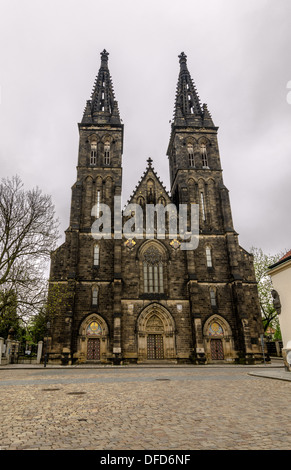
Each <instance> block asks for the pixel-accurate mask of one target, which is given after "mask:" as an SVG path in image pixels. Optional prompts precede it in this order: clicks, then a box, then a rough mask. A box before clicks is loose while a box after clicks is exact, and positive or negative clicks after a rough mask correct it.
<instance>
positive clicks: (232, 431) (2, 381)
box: [0, 366, 291, 451]
mask: <svg viewBox="0 0 291 470" xmlns="http://www.w3.org/2000/svg"><path fill="white" fill-rule="evenodd" d="M267 367H268V366H267ZM267 367H266V369H267ZM266 369H264V368H263V367H260V368H255V367H246V366H243V367H233V366H226V367H225V366H224V367H210V366H209V367H208V366H205V367H201V368H199V367H178V366H177V367H163V368H161V367H159V368H156V367H152V368H145V367H144V368H143V367H124V368H118V367H116V368H114V367H113V368H110V367H108V368H92V369H88V368H86V369H85V368H83V369H82V368H67V369H66V368H49V367H48V368H46V369H44V368H30V369H21V368H15V369H9V370H8V369H4V368H3V369H0V400H1V439H0V445H1V450H12V449H17V450H24V449H40V450H45V449H47V450H61V449H63V450H65V449H74V450H81V449H92V450H101V449H102V450H144V449H145V450H151V449H154V450H173V451H174V450H214V449H215V450H243V449H246V450H251V449H254V450H289V449H290V447H291V407H290V400H289V397H290V391H291V382H290V381H283V380H270V379H269V378H266V377H263V376H259V375H250V374H252V373H253V372H255V373H258V374H259V373H260V372H263V373H264V372H265V371H266ZM268 370H269V371H270V370H272V371H274V374H276V371H277V372H280V370H281V371H282V370H283V369H279V368H278V369H276V368H275V369H268Z"/></svg>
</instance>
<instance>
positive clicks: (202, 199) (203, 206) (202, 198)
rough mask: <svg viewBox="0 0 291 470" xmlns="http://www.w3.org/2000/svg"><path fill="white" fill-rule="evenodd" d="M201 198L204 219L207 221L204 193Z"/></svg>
mask: <svg viewBox="0 0 291 470" xmlns="http://www.w3.org/2000/svg"><path fill="white" fill-rule="evenodd" d="M200 197H201V210H202V218H203V220H204V221H205V220H206V212H205V203H204V194H203V193H202V192H201V194H200Z"/></svg>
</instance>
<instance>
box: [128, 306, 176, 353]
mask: <svg viewBox="0 0 291 470" xmlns="http://www.w3.org/2000/svg"><path fill="white" fill-rule="evenodd" d="M137 335H138V337H137V339H138V361H139V362H143V361H153V360H154V361H155V360H156V361H159V360H171V359H175V357H176V348H175V324H174V320H173V318H172V316H171V314H170V312H168V310H166V309H165V308H164V307H163V306H162V305H160V304H156V303H153V304H151V305H148V306H147V307H146V308H145V309H144V310H143V311H142V312H141V314H140V316H139V318H138V322H137Z"/></svg>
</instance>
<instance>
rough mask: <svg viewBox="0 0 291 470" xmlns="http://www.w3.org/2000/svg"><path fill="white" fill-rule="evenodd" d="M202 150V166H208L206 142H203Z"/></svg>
mask: <svg viewBox="0 0 291 470" xmlns="http://www.w3.org/2000/svg"><path fill="white" fill-rule="evenodd" d="M200 152H201V158H202V166H203V168H208V158H207V149H206V144H205V143H203V144H201V146H200Z"/></svg>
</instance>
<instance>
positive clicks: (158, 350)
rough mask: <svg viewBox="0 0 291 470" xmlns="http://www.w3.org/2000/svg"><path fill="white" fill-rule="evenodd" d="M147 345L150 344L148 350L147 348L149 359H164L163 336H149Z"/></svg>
mask: <svg viewBox="0 0 291 470" xmlns="http://www.w3.org/2000/svg"><path fill="white" fill-rule="evenodd" d="M147 343H148V348H147V358H148V359H164V346H163V336H162V335H155V334H154V335H153V334H149V335H148V339H147Z"/></svg>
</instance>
